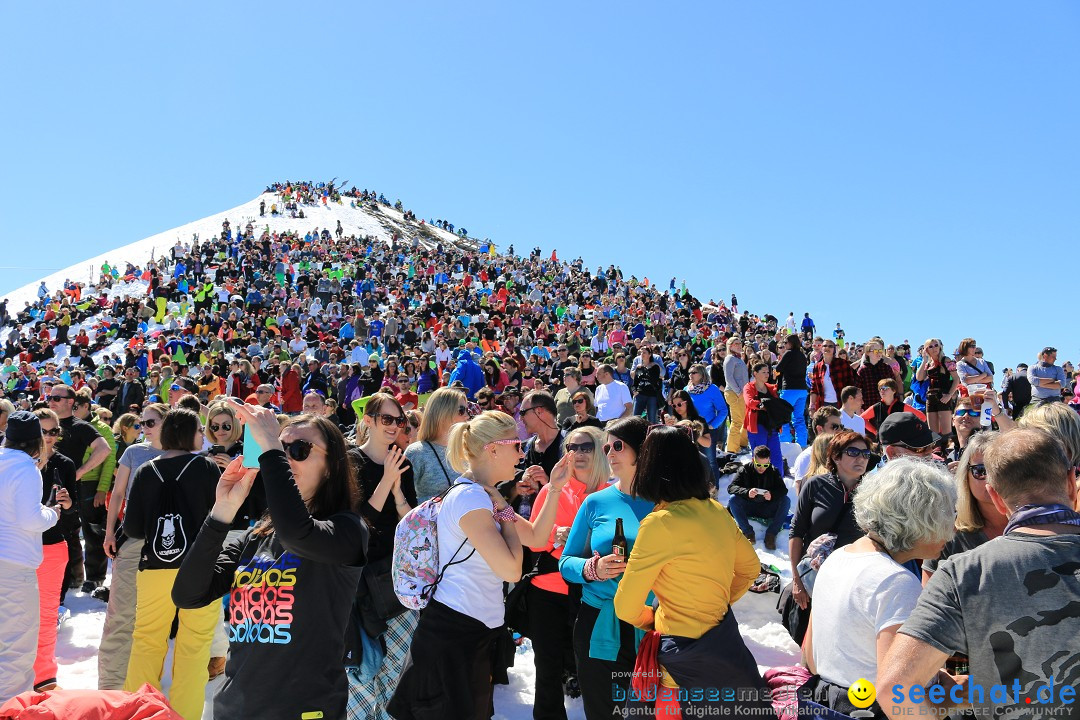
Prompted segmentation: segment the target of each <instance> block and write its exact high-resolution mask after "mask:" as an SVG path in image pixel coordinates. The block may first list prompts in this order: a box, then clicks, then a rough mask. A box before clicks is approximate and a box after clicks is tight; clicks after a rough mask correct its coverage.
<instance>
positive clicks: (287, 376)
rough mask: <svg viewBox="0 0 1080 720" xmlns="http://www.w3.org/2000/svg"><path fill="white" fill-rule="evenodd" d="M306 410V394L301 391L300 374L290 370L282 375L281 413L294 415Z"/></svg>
mask: <svg viewBox="0 0 1080 720" xmlns="http://www.w3.org/2000/svg"><path fill="white" fill-rule="evenodd" d="M303 409H304V393H303V392H302V391H301V389H300V374H299V373H297V372H296V371H295V370H293V369H292V368H289V369H288V370H286V371H285V372H283V373H282V374H281V412H283V413H294V412H300V411H301V410H303Z"/></svg>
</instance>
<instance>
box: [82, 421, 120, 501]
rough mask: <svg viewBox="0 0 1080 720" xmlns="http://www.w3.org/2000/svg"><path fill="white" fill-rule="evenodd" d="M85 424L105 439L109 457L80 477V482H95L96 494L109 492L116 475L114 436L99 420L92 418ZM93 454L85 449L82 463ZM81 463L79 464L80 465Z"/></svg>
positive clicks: (89, 449) (110, 429) (90, 450)
mask: <svg viewBox="0 0 1080 720" xmlns="http://www.w3.org/2000/svg"><path fill="white" fill-rule="evenodd" d="M87 422H89V423H90V424H91V425H93V426H94V428H95V429H96V430H97V431H98V432H99V433H101V437H103V438H105V442H107V443H109V455H108V456H107V457H106V458H105V462H103V463H101V464H100V465H98V466H97V467H96V468H94V469H93V470H91V471H90V472H88V473H86V474H85V475H83V476H82V480H80V482H94V481H97V489H98V492H109V489H110V488H112V483H113V475H114V474H115V473H116V436H114V435H113V431H112V428H110V427H109V426H108V425H106V424H105V423H103V422H102V421H101V420H99V419H98V418H97V417H96V416H92V417H91V418H90V419H89V420H88V421H87ZM92 454H93V450H92V449H91V448H87V449H86V454H85V455H83V459H82V462H83V463H85V462H86V461H87V460H89V459H90V455H92ZM81 464H82V463H80V465H81Z"/></svg>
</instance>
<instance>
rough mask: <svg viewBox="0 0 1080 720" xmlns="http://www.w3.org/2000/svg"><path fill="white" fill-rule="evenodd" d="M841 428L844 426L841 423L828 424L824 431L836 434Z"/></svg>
mask: <svg viewBox="0 0 1080 720" xmlns="http://www.w3.org/2000/svg"><path fill="white" fill-rule="evenodd" d="M841 427H843V426H842V425H841V424H840V423H826V424H825V427H824V428H823V430H825V432H836V431H837V430H839V429H840V428H841Z"/></svg>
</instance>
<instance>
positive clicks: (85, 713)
mask: <svg viewBox="0 0 1080 720" xmlns="http://www.w3.org/2000/svg"><path fill="white" fill-rule="evenodd" d="M22 718H33V719H34V720H72V718H78V719H79V720H183V718H182V717H181V716H180V713H178V712H176V711H175V710H173V709H172V708H171V707H169V702H168V701H167V700H166V699H165V696H164V695H162V694H161V691H159V690H155V689H154V688H153V687H152V686H151V685H150V683H145V684H144V685H143V686H142V687H141V688H139V690H138V692H133V693H129V692H124V691H123V690H50V691H49V692H33V691H28V692H24V693H22V694H21V695H16V696H15V697H13V698H11V699H10V700H8V701H7V702H6V703H4V705H3V707H0V720H21V719H22Z"/></svg>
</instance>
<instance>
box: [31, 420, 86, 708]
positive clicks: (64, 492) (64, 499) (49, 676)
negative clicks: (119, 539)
mask: <svg viewBox="0 0 1080 720" xmlns="http://www.w3.org/2000/svg"><path fill="white" fill-rule="evenodd" d="M34 415H36V416H37V419H38V422H39V423H40V424H41V434H42V437H43V438H44V441H45V444H44V448H43V449H42V451H41V455H40V456H38V467H39V468H41V504H42V505H47V504H50V500H51V501H52V504H56V505H59V506H60V508H61V514H63V515H70V514H72V513H75V512H77V510H76V509H75V506H74V505H73V504H72V502H71V498H73V497H78V493H79V484H78V481H77V480H76V479H75V463H73V462H72V461H71V460H70V458H68V457H66V456H64V455H61V454H60V453H58V452H56V440H57V438H59V437H60V419H59V418H58V417H57V416H56V413H54V412H53V411H52V410H46V409H41V410H35V411H34ZM54 493H55V494H54ZM41 544H42V554H43V556H44V559H43V560H42V561H41V565H39V566H38V569H37V580H38V603H39V605H40V615H41V618H40V623H39V626H38V644H37V660H35V661H34V690H36V691H39V692H44V691H46V690H55V689H56V630H57V625H56V618H57V613H58V612H59V608H60V592H61V590H62V589H63V585H64V570H65V568H67V564H68V548H67V540H66V539H65V538H64V531H63V528H61V527H60V524H59V523H57V524H56V525H54V526H53V527H51V528H49V529H48V530H45V531H44V532H43V533H41Z"/></svg>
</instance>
